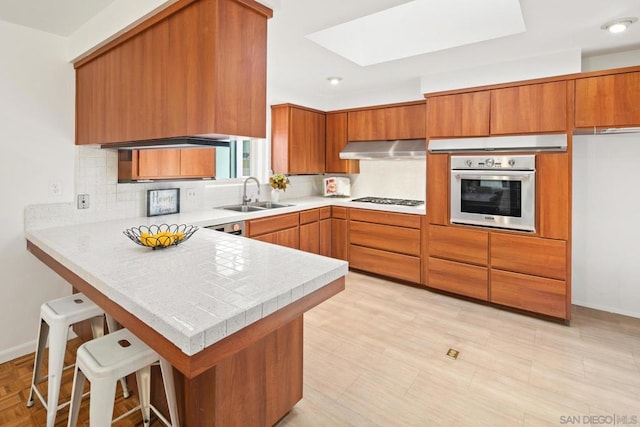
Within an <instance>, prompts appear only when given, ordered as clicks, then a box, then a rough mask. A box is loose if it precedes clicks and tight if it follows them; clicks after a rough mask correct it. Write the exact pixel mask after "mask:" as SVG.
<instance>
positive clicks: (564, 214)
mask: <svg viewBox="0 0 640 427" xmlns="http://www.w3.org/2000/svg"><path fill="white" fill-rule="evenodd" d="M537 163H538V164H537V166H536V167H537V174H536V175H537V181H538V182H537V183H536V188H538V189H543V191H538V205H539V208H538V213H539V228H540V236H541V237H546V238H549V239H560V240H569V234H570V230H571V215H570V209H571V189H570V188H571V187H570V183H569V181H570V179H571V167H570V165H571V158H570V155H569V154H568V153H544V154H538V156H537Z"/></svg>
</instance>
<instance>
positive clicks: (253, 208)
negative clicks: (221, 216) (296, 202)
mask: <svg viewBox="0 0 640 427" xmlns="http://www.w3.org/2000/svg"><path fill="white" fill-rule="evenodd" d="M288 206H293V205H288V204H285V203H272V202H268V201H262V202H256V203H252V204H250V205H231V206H222V209H226V210H229V211H236V212H258V211H264V210H267V209H277V208H286V207H288Z"/></svg>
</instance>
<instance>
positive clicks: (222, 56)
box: [74, 0, 272, 144]
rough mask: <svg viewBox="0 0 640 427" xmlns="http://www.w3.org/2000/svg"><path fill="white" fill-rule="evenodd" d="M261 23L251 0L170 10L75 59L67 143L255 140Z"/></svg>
mask: <svg viewBox="0 0 640 427" xmlns="http://www.w3.org/2000/svg"><path fill="white" fill-rule="evenodd" d="M271 16H272V11H271V10H270V9H269V8H267V7H265V6H263V5H261V4H259V3H257V2H256V1H254V0H199V1H193V2H191V1H183V2H177V3H174V4H172V5H171V6H169V7H168V8H166V9H164V10H163V11H161V12H159V13H158V14H157V15H154V16H152V17H151V18H149V19H147V20H146V21H144V22H142V23H141V24H139V25H137V26H136V27H134V28H133V29H131V30H129V31H128V32H126V33H125V34H123V35H122V36H120V37H118V38H116V39H115V40H114V41H112V42H110V43H108V44H107V45H105V46H104V47H102V48H100V49H98V50H97V51H96V52H95V53H92V54H90V55H89V56H87V57H85V58H83V59H80V60H79V61H77V62H76V63H75V64H74V66H75V68H76V144H108V143H115V142H123V141H136V140H147V139H155V138H167V137H179V136H190V135H242V136H248V137H257V138H264V137H265V136H266V122H265V121H266V59H267V19H268V18H270V17H271ZM186 46H188V47H189V48H188V49H187V48H185V47H186Z"/></svg>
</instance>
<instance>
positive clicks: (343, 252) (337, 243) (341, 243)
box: [331, 206, 349, 261]
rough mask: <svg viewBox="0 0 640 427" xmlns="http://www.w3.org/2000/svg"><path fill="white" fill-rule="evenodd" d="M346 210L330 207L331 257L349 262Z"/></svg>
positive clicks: (339, 207)
mask: <svg viewBox="0 0 640 427" xmlns="http://www.w3.org/2000/svg"><path fill="white" fill-rule="evenodd" d="M347 215H348V212H347V208H343V207H341V206H331V257H333V258H337V259H341V260H343V261H348V260H349V223H348V221H347Z"/></svg>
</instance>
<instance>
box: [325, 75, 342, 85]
mask: <svg viewBox="0 0 640 427" xmlns="http://www.w3.org/2000/svg"><path fill="white" fill-rule="evenodd" d="M327 80H329V83H331V84H332V85H334V86H335V85H337V84H340V82H341V81H342V77H327Z"/></svg>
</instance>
